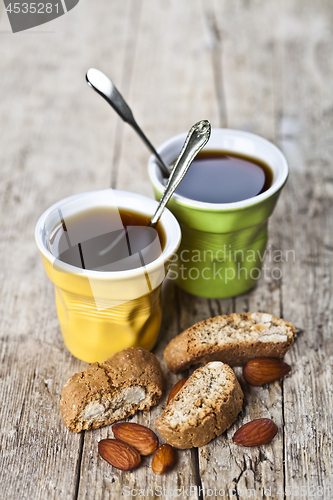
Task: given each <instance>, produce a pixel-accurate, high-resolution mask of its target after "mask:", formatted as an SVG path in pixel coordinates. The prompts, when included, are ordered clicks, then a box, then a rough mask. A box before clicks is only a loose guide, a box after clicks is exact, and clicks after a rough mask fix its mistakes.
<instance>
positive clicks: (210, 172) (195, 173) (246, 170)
mask: <svg viewBox="0 0 333 500" xmlns="http://www.w3.org/2000/svg"><path fill="white" fill-rule="evenodd" d="M272 181H273V173H272V170H271V169H270V167H269V166H268V165H267V164H266V163H264V162H263V161H260V160H258V159H254V158H252V157H249V156H245V155H240V154H235V153H228V152H224V151H210V150H203V151H201V152H200V153H199V154H198V155H197V156H196V158H195V159H194V161H193V162H192V164H191V166H190V168H189V170H188V171H187V173H186V174H185V177H184V179H183V180H182V182H181V183H180V184H179V186H178V188H177V190H176V193H177V194H179V195H181V196H184V197H185V198H189V199H192V200H197V201H203V202H207V203H233V202H237V201H241V200H246V199H248V198H252V197H253V196H257V195H258V194H260V193H263V192H264V191H266V190H267V189H268V188H270V187H271V185H272Z"/></svg>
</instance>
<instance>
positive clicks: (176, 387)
mask: <svg viewBox="0 0 333 500" xmlns="http://www.w3.org/2000/svg"><path fill="white" fill-rule="evenodd" d="M186 380H188V377H185V378H182V379H180V380H178V382H177V383H176V384H175V385H174V386H173V388H172V389H171V391H170V394H169V397H168V403H167V404H169V403H170V401H171V399H172V398H174V397H175V395H176V394H177V392H179V391H180V389H181V388H182V387H183V385H184V384H185V382H186Z"/></svg>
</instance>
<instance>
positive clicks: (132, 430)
mask: <svg viewBox="0 0 333 500" xmlns="http://www.w3.org/2000/svg"><path fill="white" fill-rule="evenodd" d="M112 431H113V434H114V437H115V438H116V439H119V440H120V441H124V443H128V444H130V445H131V446H133V448H135V449H136V450H138V452H139V453H140V455H144V456H146V455H151V454H152V453H154V451H155V450H156V449H157V447H158V438H157V436H156V434H155V432H153V431H151V430H150V429H148V427H145V426H144V425H140V424H135V423H132V422H120V423H119V424H114V425H113V426H112Z"/></svg>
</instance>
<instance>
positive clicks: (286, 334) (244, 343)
mask: <svg viewBox="0 0 333 500" xmlns="http://www.w3.org/2000/svg"><path fill="white" fill-rule="evenodd" d="M295 332H296V330H295V327H294V325H292V324H291V323H287V322H286V321H284V320H283V319H280V318H278V317H277V316H273V315H272V314H267V313H259V312H256V313H243V314H230V316H226V315H223V316H216V317H215V318H210V319H206V320H204V321H200V323H196V324H195V325H193V326H192V327H191V328H188V329H187V330H185V331H184V332H182V333H181V334H180V335H178V336H177V337H175V338H174V339H172V340H171V342H169V344H168V345H167V346H166V348H165V350H164V359H165V361H166V364H167V367H168V368H169V370H171V371H172V372H174V373H178V372H181V371H183V370H186V369H187V368H188V367H189V366H191V365H193V364H197V363H208V362H209V361H222V362H223V363H227V364H228V365H230V366H243V365H245V364H246V363H247V361H249V360H250V359H252V358H258V357H272V358H283V356H284V355H285V353H286V352H287V350H288V349H289V347H290V346H291V344H292V343H293V341H294V337H295Z"/></svg>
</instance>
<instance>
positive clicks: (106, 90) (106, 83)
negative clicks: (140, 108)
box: [86, 68, 170, 177]
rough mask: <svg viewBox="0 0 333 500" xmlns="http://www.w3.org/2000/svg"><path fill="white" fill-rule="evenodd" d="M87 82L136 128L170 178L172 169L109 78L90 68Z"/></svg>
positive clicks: (121, 116)
mask: <svg viewBox="0 0 333 500" xmlns="http://www.w3.org/2000/svg"><path fill="white" fill-rule="evenodd" d="M86 80H87V82H88V84H89V85H90V87H92V88H93V89H94V90H96V92H97V93H98V94H99V95H101V96H102V97H104V99H105V100H106V101H107V102H108V103H109V104H110V106H112V107H113V109H114V110H115V111H116V113H118V115H119V116H120V118H122V119H123V120H124V122H126V123H128V124H129V125H131V126H132V127H133V128H134V130H135V131H136V132H137V133H138V134H139V136H140V137H141V139H142V140H143V141H144V143H145V144H146V145H147V146H148V148H149V149H150V151H151V152H152V153H153V154H154V155H155V156H156V158H157V161H158V164H159V165H160V167H161V169H162V171H163V173H164V175H166V176H167V177H169V175H170V169H169V168H168V167H167V165H166V164H165V163H164V161H163V160H162V158H161V157H160V155H159V154H158V152H157V151H156V150H155V148H154V146H153V145H152V144H151V142H150V141H149V140H148V139H147V137H146V136H145V134H144V133H143V132H142V130H141V128H140V127H139V125H138V124H137V123H136V121H135V118H134V116H133V113H132V111H131V109H130V107H129V106H128V104H127V102H126V101H125V99H124V98H123V96H122V95H121V93H120V92H119V90H118V89H117V88H116V87H115V85H114V84H113V83H112V82H111V80H110V78H108V77H107V76H106V75H105V74H104V73H102V71H100V70H99V69H95V68H90V69H89V70H88V71H87V74H86Z"/></svg>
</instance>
